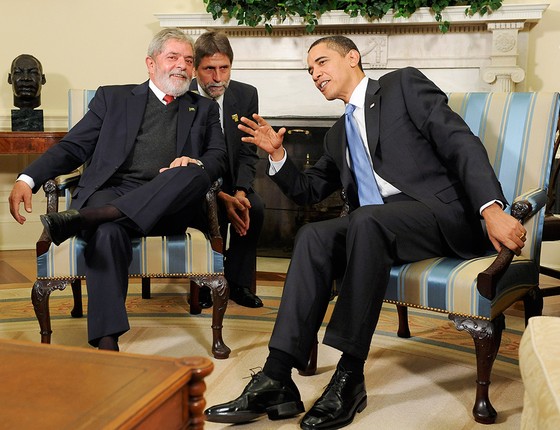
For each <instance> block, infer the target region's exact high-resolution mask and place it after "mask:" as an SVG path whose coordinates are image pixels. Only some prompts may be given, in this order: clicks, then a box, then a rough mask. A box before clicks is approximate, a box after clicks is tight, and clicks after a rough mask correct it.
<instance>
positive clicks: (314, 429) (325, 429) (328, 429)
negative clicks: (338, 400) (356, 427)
mask: <svg viewBox="0 0 560 430" xmlns="http://www.w3.org/2000/svg"><path fill="white" fill-rule="evenodd" d="M366 406H367V395H366V396H364V397H363V398H362V399H361V400H360V401H359V402H358V404H357V405H356V409H355V410H354V413H352V414H351V415H350V418H349V419H347V420H346V421H342V422H339V423H333V424H332V425H330V426H329V425H326V426H308V425H305V424H300V427H301V428H302V429H303V430H336V429H341V428H343V427H346V426H348V425H350V424H352V422H353V421H354V418H355V417H356V414H359V413H361V412H362V411H363V410H364V409H365V408H366Z"/></svg>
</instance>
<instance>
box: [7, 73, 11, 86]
mask: <svg viewBox="0 0 560 430" xmlns="http://www.w3.org/2000/svg"><path fill="white" fill-rule="evenodd" d="M11 83H12V74H11V73H8V84H11Z"/></svg>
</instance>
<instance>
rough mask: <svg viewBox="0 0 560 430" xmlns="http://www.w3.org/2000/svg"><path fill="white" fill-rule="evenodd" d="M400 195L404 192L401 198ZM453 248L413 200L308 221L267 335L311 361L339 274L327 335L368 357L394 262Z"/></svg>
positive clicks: (427, 212) (298, 357) (277, 344)
mask: <svg viewBox="0 0 560 430" xmlns="http://www.w3.org/2000/svg"><path fill="white" fill-rule="evenodd" d="M397 200H398V199H397ZM445 255H453V254H452V252H451V251H450V249H449V247H448V245H447V244H446V242H445V240H444V238H443V236H442V234H441V232H440V230H439V228H438V225H437V222H436V220H435V218H434V215H433V213H432V212H431V211H430V210H429V209H428V207H427V206H425V205H423V204H422V203H420V202H417V201H414V200H406V201H395V202H389V203H387V204H384V205H376V206H363V207H361V208H358V209H356V210H355V211H353V212H351V213H350V214H349V215H348V216H346V217H341V218H335V219H331V220H327V221H320V222H316V223H311V224H307V225H305V226H303V227H302V228H301V229H300V231H299V232H298V234H297V236H296V240H295V246H294V251H293V254H292V258H291V262H290V266H289V269H288V273H287V276H286V282H285V285H284V291H283V294H282V300H281V303H280V308H279V310H278V317H277V319H276V323H275V326H274V330H273V333H272V337H271V340H270V343H269V347H270V348H275V349H279V350H282V351H284V352H287V353H288V354H290V355H292V356H293V357H294V358H295V359H296V361H297V363H298V366H299V367H304V366H305V364H306V363H307V360H308V357H309V354H310V351H311V348H312V346H313V344H314V342H315V340H316V336H317V332H318V330H319V328H320V326H321V323H322V322H323V319H324V317H325V312H326V310H327V305H328V303H329V298H330V295H331V290H332V286H333V281H334V280H337V279H339V280H340V286H339V293H338V298H337V301H336V303H335V305H334V310H333V313H332V316H331V318H330V322H329V324H328V325H327V328H326V332H325V337H324V340H323V342H324V343H325V344H327V345H329V346H332V347H333V348H336V349H338V350H340V351H342V352H345V353H349V354H350V355H352V356H354V357H357V358H360V359H363V360H365V359H366V358H367V355H368V352H369V349H370V343H371V339H372V336H373V333H374V331H375V327H376V325H377V321H378V319H379V313H380V311H381V305H382V302H383V298H384V296H385V291H386V289H387V284H388V281H389V274H390V269H391V266H392V265H393V264H397V263H403V262H412V261H418V260H422V259H425V258H430V257H435V256H445Z"/></svg>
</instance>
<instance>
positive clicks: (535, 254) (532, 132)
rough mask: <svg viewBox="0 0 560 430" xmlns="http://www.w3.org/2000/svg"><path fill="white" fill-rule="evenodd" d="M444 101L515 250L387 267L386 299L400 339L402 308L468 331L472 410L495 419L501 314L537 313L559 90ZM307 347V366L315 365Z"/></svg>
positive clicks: (404, 332) (481, 418)
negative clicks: (513, 309) (507, 220)
mask: <svg viewBox="0 0 560 430" xmlns="http://www.w3.org/2000/svg"><path fill="white" fill-rule="evenodd" d="M448 96H449V105H450V106H451V108H452V109H453V110H454V111H456V112H457V113H459V114H460V115H461V117H462V118H463V119H464V120H465V121H466V122H467V124H468V125H469V127H470V128H471V130H472V131H473V133H475V134H476V135H477V136H479V137H480V139H481V140H482V142H483V143H484V146H485V147H486V150H487V152H488V156H489V158H490V162H491V163H492V165H493V167H494V170H495V172H496V174H497V176H498V179H499V180H500V183H501V184H502V187H503V190H504V194H505V196H506V198H507V199H508V201H509V202H514V203H513V204H512V208H511V213H512V215H514V216H515V217H516V218H518V219H519V220H520V221H521V222H523V225H524V227H525V228H526V229H527V240H526V242H525V247H524V248H523V250H522V253H521V255H520V256H514V255H513V253H512V252H511V251H509V250H507V249H506V250H503V251H502V252H500V254H499V255H496V253H495V252H492V251H489V252H488V255H486V256H482V257H479V258H475V259H472V260H462V259H457V258H431V259H428V260H424V261H419V262H416V263H411V264H404V265H400V266H394V267H393V268H392V270H391V277H390V281H389V285H388V288H387V292H386V295H385V301H386V302H388V303H393V304H395V305H397V309H398V315H399V328H398V332H397V334H398V336H399V337H410V330H409V327H408V319H407V308H408V307H415V308H421V309H427V310H431V311H435V312H441V313H447V314H448V315H449V319H450V320H452V321H453V322H454V324H455V326H456V328H457V329H458V330H461V331H462V330H464V331H467V332H468V333H469V334H471V336H472V338H473V340H474V343H475V350H476V360H477V378H476V379H477V381H476V382H477V389H476V400H475V404H474V408H473V416H474V419H475V420H476V421H477V422H480V423H485V424H490V423H493V422H495V420H496V416H497V413H496V411H495V409H494V408H493V407H492V404H491V403H490V400H489V397H488V386H489V384H490V373H491V370H492V366H493V363H494V360H495V358H496V354H497V352H498V349H499V346H500V341H501V333H502V330H503V329H504V326H505V324H504V316H503V312H504V311H505V310H506V309H507V308H508V307H509V306H511V305H512V304H513V303H515V302H517V301H519V300H523V301H524V304H525V317H526V319H528V318H529V317H531V316H535V315H540V314H541V312H542V306H543V302H542V293H541V292H540V289H539V258H540V251H541V238H542V229H543V220H544V207H545V205H546V200H547V186H548V179H549V174H550V169H551V163H552V154H553V144H554V137H555V132H556V124H557V122H558V110H559V106H560V101H559V94H558V93H451V94H448ZM316 360H317V354H316V351H313V352H312V354H311V356H310V361H309V364H308V368H307V369H305V370H303V371H302V372H300V373H302V374H304V375H306V374H312V373H314V371H315V369H316Z"/></svg>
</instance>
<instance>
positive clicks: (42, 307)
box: [31, 279, 68, 343]
mask: <svg viewBox="0 0 560 430" xmlns="http://www.w3.org/2000/svg"><path fill="white" fill-rule="evenodd" d="M67 285H68V281H61V280H55V281H53V280H43V279H38V280H37V281H36V282H35V283H34V284H33V288H32V289H31V303H33V309H34V310H35V316H36V317H37V320H38V321H39V327H40V329H41V331H40V333H41V343H51V334H52V330H51V314H50V311H49V297H50V295H51V293H52V292H53V291H54V290H60V291H62V290H64V289H65V288H66V286H67Z"/></svg>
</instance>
